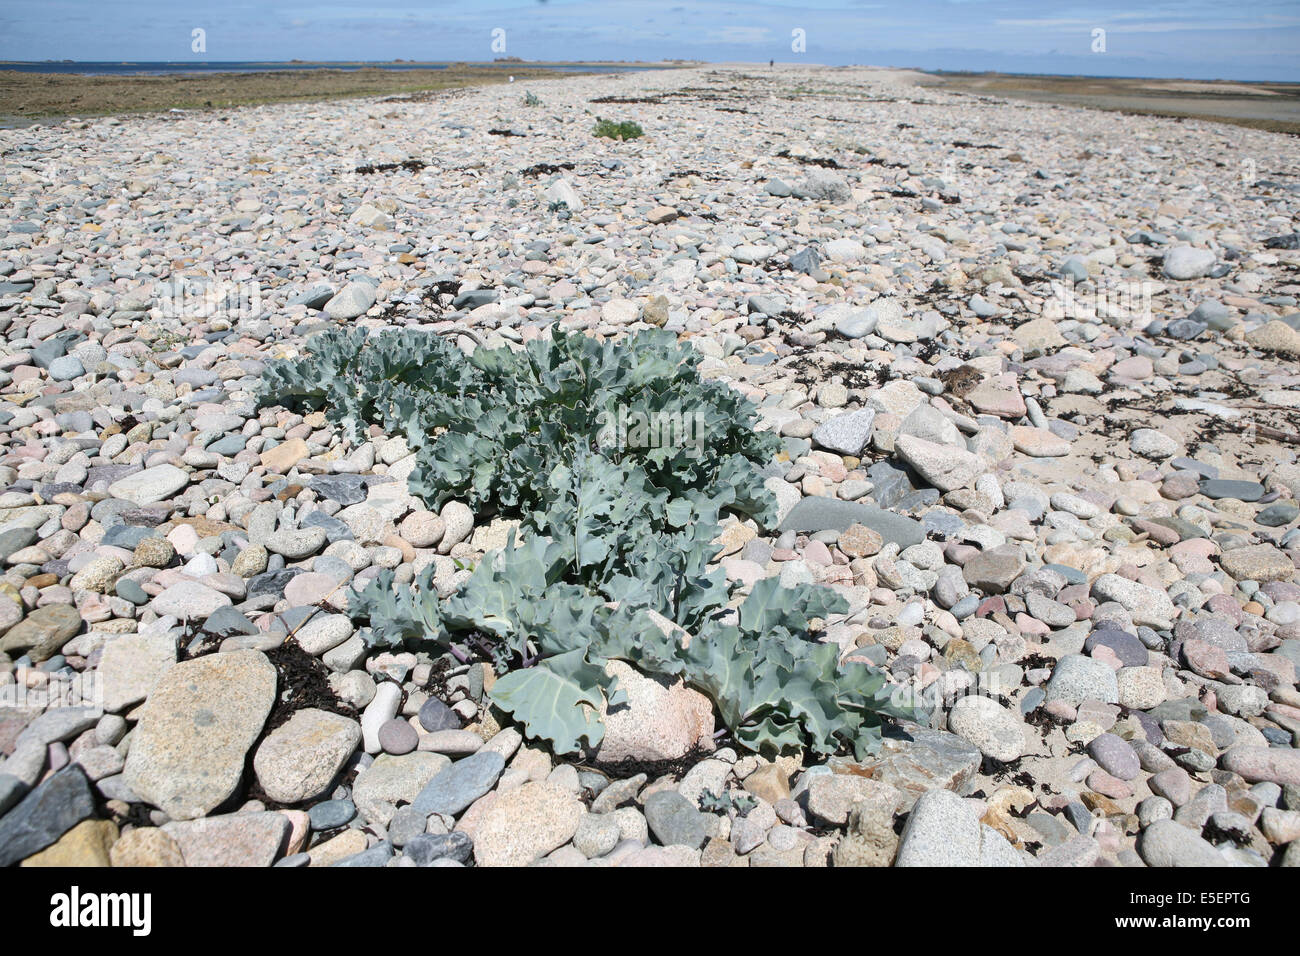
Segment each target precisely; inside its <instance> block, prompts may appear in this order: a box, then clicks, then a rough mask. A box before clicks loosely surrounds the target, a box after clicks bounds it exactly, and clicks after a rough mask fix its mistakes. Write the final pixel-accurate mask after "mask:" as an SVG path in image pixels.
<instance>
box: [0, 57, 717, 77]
mask: <svg viewBox="0 0 1300 956" xmlns="http://www.w3.org/2000/svg"><path fill="white" fill-rule="evenodd" d="M688 65H693V64H689V63H687V62H686V61H660V62H657V63H643V62H613V61H597V62H590V63H584V62H579V61H536V62H533V61H528V60H514V59H511V60H493V61H486V62H470V61H464V60H428V61H421V60H379V61H371V60H338V61H331V60H272V61H265V62H263V61H258V60H0V70H12V71H14V72H17V73H39V74H51V73H55V74H67V75H72V76H183V75H186V74H201V75H206V74H212V73H275V72H281V71H295V72H296V71H303V70H348V71H356V70H391V71H411V70H448V69H453V68H455V67H467V68H473V69H483V70H502V71H506V72H509V71H511V70H519V69H531V70H554V71H557V72H561V73H622V72H630V71H635V70H670V69H675V68H679V67H682V66H688Z"/></svg>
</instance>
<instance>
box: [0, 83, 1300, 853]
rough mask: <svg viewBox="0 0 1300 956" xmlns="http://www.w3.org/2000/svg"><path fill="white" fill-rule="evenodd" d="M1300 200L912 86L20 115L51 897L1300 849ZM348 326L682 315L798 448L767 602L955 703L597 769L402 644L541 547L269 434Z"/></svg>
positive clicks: (23, 412)
mask: <svg viewBox="0 0 1300 956" xmlns="http://www.w3.org/2000/svg"><path fill="white" fill-rule="evenodd" d="M598 119H608V120H613V121H615V122H622V121H626V122H633V123H636V124H639V126H640V127H641V129H642V130H643V131H644V135H642V136H640V137H638V138H633V139H628V140H625V141H621V140H617V139H610V138H603V137H597V136H594V135H593V132H592V130H593V126H594V124H595V123H596V122H597V120H598ZM1298 174H1300V141H1298V140H1297V139H1296V138H1295V137H1293V136H1288V135H1282V134H1279V133H1271V132H1266V131H1263V130H1256V129H1247V128H1240V127H1233V126H1226V125H1220V124H1216V123H1212V122H1206V121H1202V120H1195V119H1182V120H1179V119H1172V118H1160V117H1150V116H1137V115H1129V114H1125V113H1116V112H1097V111H1091V110H1086V109H1078V108H1071V107H1063V106H1059V105H1052V104H1047V103H1037V102H1014V101H1011V100H1006V99H1001V98H998V97H997V96H994V95H984V94H973V93H968V92H950V91H945V90H943V89H938V88H934V87H932V86H931V87H927V86H923V85H921V84H919V83H918V77H917V75H916V74H912V73H908V72H906V71H895V70H884V69H879V70H877V69H867V68H819V67H807V68H802V67H800V68H795V67H784V66H783V67H780V68H776V69H769V68H768V67H766V66H704V67H691V68H685V69H675V70H659V71H654V72H644V73H620V74H607V75H594V76H573V77H554V78H536V79H529V80H527V81H521V82H515V83H504V84H498V85H492V86H484V87H478V88H465V89H452V90H445V91H433V92H426V93H413V94H403V95H394V96H376V97H367V98H359V99H348V100H341V101H335V102H323V103H289V104H280V105H262V106H249V107H240V108H234V109H229V110H213V111H204V112H188V111H172V112H167V113H156V114H145V115H138V116H129V117H106V118H95V119H77V118H71V119H61V120H58V121H56V122H50V123H48V124H45V125H35V126H31V127H28V128H24V129H14V130H0V198H2V199H3V202H0V561H2V562H3V569H2V570H3V576H2V577H0V866H10V865H21V866H67V865H78V866H113V867H131V866H187V867H195V866H281V867H322V866H348V867H357V866H384V867H426V866H438V867H461V866H463V867H477V866H565V867H570V866H595V867H602V866H614V867H635V866H689V867H699V866H704V867H733V866H736V867H748V866H777V867H887V866H899V867H913V866H992V867H1034V866H1044V867H1093V866H1096V867H1170V866H1197V867H1204V866H1212V867H1270V866H1271V867H1279V866H1297V865H1300V842H1297V840H1300V749H1298V748H1300V686H1298V681H1300V678H1298V677H1297V668H1300V577H1297V568H1298V565H1297V562H1298V561H1300V506H1298V505H1297V502H1296V499H1297V497H1298V496H1300V461H1297V454H1298V453H1300V366H1298V365H1297V362H1298V361H1300V178H1297V176H1298ZM339 326H346V327H350V328H357V329H375V330H377V329H382V328H391V327H397V328H411V329H418V330H422V331H424V332H427V333H428V334H429V335H439V336H443V337H446V338H447V339H448V340H449V341H452V342H454V343H455V344H457V345H459V346H460V347H461V348H462V349H464V350H465V351H467V352H472V351H474V350H475V349H479V348H496V347H502V346H508V347H515V348H518V347H520V346H521V345H523V344H524V343H528V342H530V341H533V340H535V339H539V338H546V337H548V336H550V335H551V334H552V331H553V329H554V328H556V327H563V328H564V329H567V330H569V331H581V332H584V333H585V334H588V335H591V336H596V337H599V338H600V339H602V340H611V341H618V340H620V339H622V338H624V337H626V336H628V335H629V334H631V333H633V332H635V331H637V330H641V329H647V328H659V329H666V330H668V331H670V332H673V333H675V334H676V336H677V337H678V340H679V341H680V342H682V343H683V344H684V345H686V346H688V347H690V348H693V349H695V350H696V351H697V352H698V353H699V355H700V368H701V370H702V372H703V374H704V375H705V376H706V377H707V378H709V379H716V380H719V381H722V382H725V383H727V384H728V385H729V386H730V387H732V388H734V389H736V390H738V391H739V392H741V393H743V394H744V395H745V396H746V397H748V398H749V399H750V400H752V401H753V402H754V403H755V404H756V405H757V406H758V420H759V427H760V428H761V429H763V430H767V431H771V432H773V433H775V434H777V435H779V436H780V437H781V440H782V450H781V452H780V453H779V454H778V455H777V456H776V457H775V458H774V459H773V460H772V461H771V462H770V463H769V464H768V466H767V468H766V470H765V471H764V476H765V481H764V484H765V486H766V488H767V490H768V491H769V492H770V493H771V494H772V496H773V497H774V499H775V500H776V502H777V507H778V512H779V521H778V523H777V524H776V525H775V526H774V527H760V526H758V525H757V524H755V522H754V521H752V520H749V519H743V520H742V519H740V518H733V519H731V520H730V521H729V522H728V523H727V524H726V525H725V527H724V529H723V532H722V534H721V535H720V536H719V538H718V541H717V544H718V554H717V559H716V563H717V566H718V567H720V568H722V569H723V570H724V571H725V575H726V577H727V579H728V580H729V581H731V582H733V583H735V584H737V585H739V587H740V589H741V591H742V592H743V591H744V590H746V589H748V588H751V587H753V586H754V584H755V582H758V581H760V580H762V579H765V578H769V577H777V578H779V579H780V582H781V584H783V585H785V586H786V587H791V588H796V589H798V588H810V587H813V586H816V585H824V586H828V587H831V588H833V589H834V590H836V591H838V592H839V593H840V594H841V595H843V596H844V597H845V598H846V599H847V601H848V604H849V610H848V611H847V612H846V613H842V614H836V615H833V616H832V617H830V618H828V619H827V620H825V621H824V622H822V630H821V631H820V640H821V641H822V642H823V643H833V644H835V645H837V646H838V649H839V652H840V655H841V658H840V659H841V660H842V662H843V664H844V666H846V667H847V666H850V665H852V664H854V663H869V664H870V665H871V666H873V667H876V668H880V669H881V670H882V671H883V672H884V673H885V674H886V675H887V676H888V680H889V683H890V685H891V686H892V687H893V688H894V689H895V691H896V693H897V694H899V695H901V696H905V697H907V698H908V699H909V700H914V701H916V702H918V704H919V706H920V707H921V711H923V714H924V716H923V718H921V719H919V720H918V721H916V722H913V721H897V722H893V723H891V725H890V726H889V727H888V728H887V730H886V732H885V735H884V740H883V742H882V744H881V746H880V747H879V748H878V750H877V752H876V753H874V754H873V755H871V756H869V757H868V758H867V759H865V760H863V759H859V758H858V757H857V756H856V755H854V754H852V753H847V754H840V755H836V756H831V757H829V758H823V757H819V756H817V755H815V754H811V753H805V752H799V751H794V752H786V753H780V754H767V755H764V754H759V753H753V752H750V751H749V750H747V749H745V748H744V747H743V746H740V745H739V743H737V742H736V741H734V740H732V739H730V738H728V737H727V736H726V734H725V728H724V727H723V724H722V722H721V720H720V718H719V716H718V714H716V713H715V711H714V708H713V706H712V704H711V702H710V700H709V698H708V697H707V696H706V695H704V694H703V693H701V692H700V690H699V689H696V688H693V687H691V686H689V685H687V684H685V683H683V682H682V681H680V680H679V681H677V682H675V683H674V682H671V681H666V680H662V679H651V678H649V677H646V676H644V675H642V674H640V673H639V672H638V671H637V669H636V668H635V667H634V666H633V665H632V664H629V663H624V662H616V663H614V664H611V666H612V667H617V668H619V681H620V684H621V686H622V687H623V688H624V689H625V690H626V692H627V698H628V700H627V703H626V706H625V708H623V709H622V710H621V711H619V712H618V713H611V714H609V715H608V717H607V719H606V723H605V736H604V739H603V742H602V744H601V746H600V748H599V751H597V752H593V753H586V754H580V755H573V754H568V755H557V754H555V753H553V752H552V751H551V750H550V749H549V748H548V747H547V746H546V745H545V743H544V742H542V741H538V740H536V739H534V738H531V737H530V736H528V734H527V733H526V728H524V727H521V726H518V725H516V724H514V723H513V722H512V721H510V720H509V719H508V718H507V716H506V715H504V714H502V713H501V712H500V711H498V710H497V709H496V708H495V707H493V706H492V700H491V689H492V684H493V682H494V681H495V680H496V678H497V676H498V675H497V674H496V673H494V671H493V668H492V666H491V664H490V663H484V662H473V663H469V664H463V663H460V662H457V661H454V660H450V659H448V658H447V657H444V656H440V655H438V654H437V653H433V652H430V651H428V650H427V649H422V648H420V647H417V646H412V647H409V648H405V649H393V648H382V649H381V648H376V647H373V646H371V645H370V644H369V643H368V642H367V640H366V634H365V633H364V627H363V626H362V625H361V624H360V623H359V622H358V621H357V620H355V619H354V617H353V616H352V615H351V614H350V613H349V607H350V596H355V594H356V593H357V592H359V591H360V590H361V589H362V588H364V587H365V586H366V584H367V583H368V582H370V581H371V580H373V579H374V578H375V576H376V575H378V574H379V573H380V572H381V571H391V572H393V574H394V575H395V580H396V581H397V582H398V585H399V587H400V586H402V585H409V584H410V582H411V581H413V580H415V579H416V577H417V576H418V575H420V574H421V573H423V572H424V571H426V570H427V569H429V568H432V569H433V580H434V582H435V583H436V584H437V585H438V587H439V591H440V592H441V593H445V594H453V593H455V591H456V589H457V588H458V587H459V586H460V585H461V584H462V583H463V582H464V580H465V579H466V577H467V575H468V574H469V573H470V572H469V570H468V569H469V568H472V567H474V566H475V565H477V564H478V563H479V562H481V561H483V560H485V556H487V557H488V559H489V560H490V555H491V554H492V552H494V551H496V550H498V549H501V548H502V547H504V546H506V543H507V540H508V536H509V535H510V534H512V533H513V532H514V531H515V530H516V529H517V525H518V522H512V521H511V520H507V519H505V518H502V517H499V516H493V515H485V514H478V513H475V511H474V510H473V509H471V508H470V507H469V506H468V505H467V504H465V503H464V502H462V501H455V500H453V501H449V502H447V503H446V504H445V505H443V506H442V507H441V508H438V509H436V510H435V509H431V508H429V507H428V506H427V505H426V504H425V503H424V502H422V501H421V500H420V499H419V498H417V497H415V496H413V495H412V494H411V493H410V491H409V490H408V487H407V480H408V478H410V477H411V476H412V473H413V470H414V469H415V467H416V456H415V455H414V454H413V452H412V449H411V448H409V447H408V444H407V442H406V440H405V439H404V438H403V437H401V436H395V435H389V434H385V433H383V432H382V431H381V430H380V429H379V427H378V426H373V425H372V426H371V427H370V428H369V432H368V435H369V440H366V441H363V442H357V441H353V440H351V439H350V438H349V437H347V435H346V434H345V433H344V432H343V431H341V430H340V429H339V428H337V427H336V426H335V424H334V423H332V422H331V421H329V420H327V417H326V416H325V415H324V414H322V413H321V412H319V411H317V412H312V413H309V414H301V413H298V412H294V411H291V410H290V409H288V408H285V407H283V406H278V405H274V404H272V405H266V404H262V405H259V404H258V402H257V401H256V400H255V392H256V389H257V387H258V384H259V381H260V380H261V376H262V374H263V372H264V371H265V370H266V369H267V367H268V366H269V365H270V364H271V363H273V362H276V361H278V360H281V359H285V358H292V357H295V356H299V355H301V354H303V353H304V352H305V351H306V350H307V349H308V348H309V343H310V341H311V339H312V337H313V336H314V335H316V334H318V333H320V332H322V331H324V330H327V329H332V328H336V327H339ZM705 440H707V436H705Z"/></svg>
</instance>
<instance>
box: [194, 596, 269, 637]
mask: <svg viewBox="0 0 1300 956" xmlns="http://www.w3.org/2000/svg"><path fill="white" fill-rule="evenodd" d="M203 630H205V631H207V632H208V633H209V634H213V635H216V636H217V637H234V636H235V635H236V634H257V633H259V632H258V629H257V625H256V624H254V623H253V622H252V621H250V620H249V619H248V618H246V617H245V616H244V615H243V614H242V613H240V612H239V611H237V610H235V609H234V608H233V607H231V606H230V605H229V604H227V605H225V606H224V607H219V608H217V609H216V610H215V611H213V612H212V613H211V614H209V615H208V618H207V620H206V621H204V622H203Z"/></svg>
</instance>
